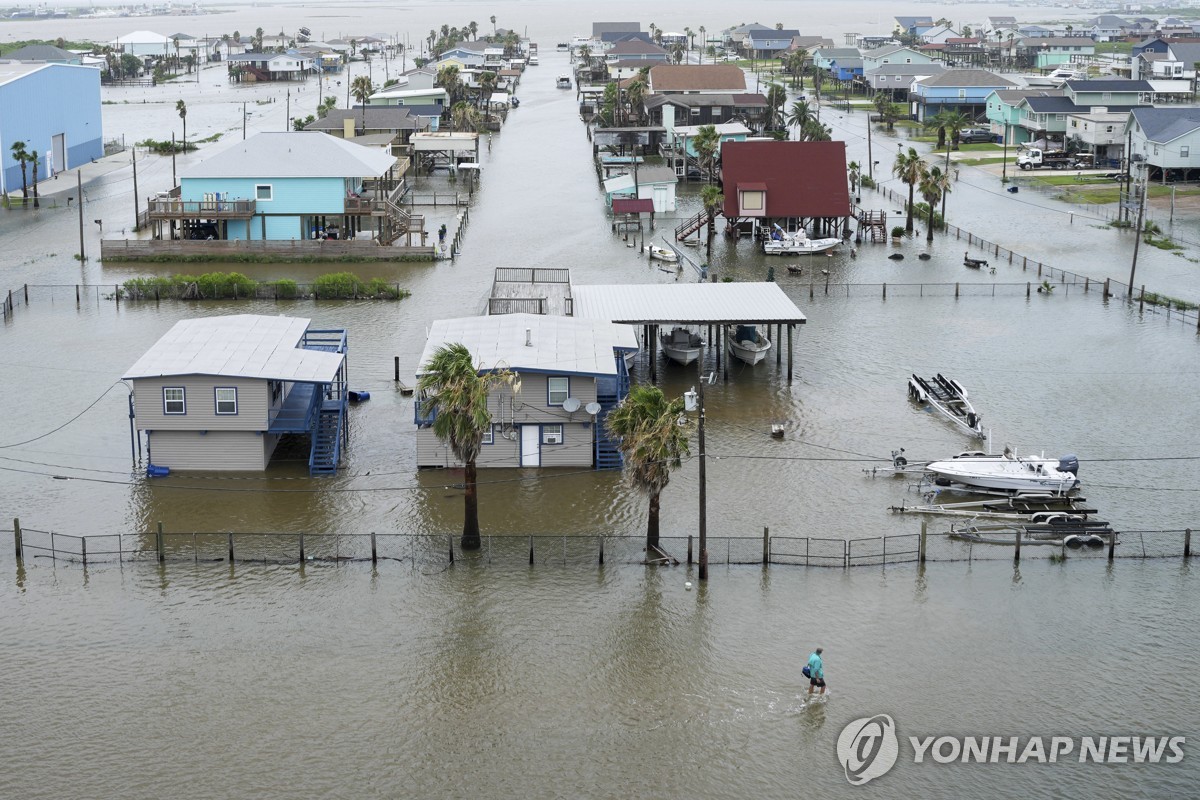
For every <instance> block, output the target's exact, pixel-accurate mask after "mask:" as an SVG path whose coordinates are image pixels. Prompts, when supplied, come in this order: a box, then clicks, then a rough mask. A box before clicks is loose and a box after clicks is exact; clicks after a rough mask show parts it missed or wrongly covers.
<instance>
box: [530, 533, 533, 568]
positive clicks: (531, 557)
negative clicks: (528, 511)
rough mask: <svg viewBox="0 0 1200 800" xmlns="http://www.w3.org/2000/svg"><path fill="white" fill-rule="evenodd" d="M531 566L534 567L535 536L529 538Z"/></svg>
mask: <svg viewBox="0 0 1200 800" xmlns="http://www.w3.org/2000/svg"><path fill="white" fill-rule="evenodd" d="M529 566H531V567H532V566H533V535H532V534H531V535H530V536H529Z"/></svg>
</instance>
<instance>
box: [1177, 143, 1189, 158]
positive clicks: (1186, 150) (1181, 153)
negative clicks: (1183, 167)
mask: <svg viewBox="0 0 1200 800" xmlns="http://www.w3.org/2000/svg"><path fill="white" fill-rule="evenodd" d="M1189 152H1190V150H1189V148H1188V146H1187V145H1186V144H1185V145H1182V146H1181V147H1180V148H1179V157H1180V158H1187V157H1188V153H1189Z"/></svg>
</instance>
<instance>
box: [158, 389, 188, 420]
mask: <svg viewBox="0 0 1200 800" xmlns="http://www.w3.org/2000/svg"><path fill="white" fill-rule="evenodd" d="M163 413H164V414H186V413H187V401H186V399H185V397H184V392H183V387H182V386H164V387H163Z"/></svg>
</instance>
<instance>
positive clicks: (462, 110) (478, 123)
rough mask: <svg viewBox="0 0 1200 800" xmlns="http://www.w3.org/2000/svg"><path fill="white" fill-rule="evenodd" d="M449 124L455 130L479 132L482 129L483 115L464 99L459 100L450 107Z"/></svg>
mask: <svg viewBox="0 0 1200 800" xmlns="http://www.w3.org/2000/svg"><path fill="white" fill-rule="evenodd" d="M450 124H451V125H453V126H454V130H456V131H466V130H473V131H476V132H479V131H481V130H482V129H483V115H482V114H480V113H479V109H478V108H476V107H475V106H473V105H471V104H470V103H468V102H467V101H466V100H460V101H459V102H457V103H455V104H454V105H453V106H452V107H451V108H450Z"/></svg>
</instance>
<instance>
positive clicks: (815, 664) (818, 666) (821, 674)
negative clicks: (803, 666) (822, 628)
mask: <svg viewBox="0 0 1200 800" xmlns="http://www.w3.org/2000/svg"><path fill="white" fill-rule="evenodd" d="M808 671H809V674H811V675H812V677H814V678H819V679H821V680H824V679H825V665H824V664H822V663H821V657H820V656H819V655H817V654H816V653H813V654H812V655H811V656H809V657H808Z"/></svg>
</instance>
